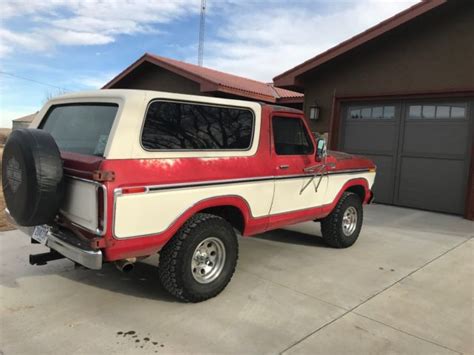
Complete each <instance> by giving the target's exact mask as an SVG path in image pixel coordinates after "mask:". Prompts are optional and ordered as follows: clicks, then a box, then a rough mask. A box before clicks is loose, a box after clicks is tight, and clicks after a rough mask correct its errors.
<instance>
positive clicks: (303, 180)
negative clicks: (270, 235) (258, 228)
mask: <svg viewBox="0 0 474 355" xmlns="http://www.w3.org/2000/svg"><path fill="white" fill-rule="evenodd" d="M271 125H272V157H273V162H274V164H275V172H274V174H275V193H274V198H273V203H272V207H271V210H270V215H271V216H270V224H273V225H274V226H275V224H279V223H281V224H284V223H288V222H289V221H290V222H291V221H293V222H294V223H296V222H298V221H299V220H307V219H308V216H315V217H316V216H317V215H318V214H319V213H320V211H321V205H322V204H323V201H324V195H325V193H326V190H327V185H328V178H327V176H324V177H323V178H322V179H321V176H318V175H315V173H317V172H318V171H319V170H320V168H321V169H322V168H323V167H322V164H321V163H318V162H317V161H316V158H315V149H316V147H315V146H314V143H313V140H312V139H311V138H310V133H309V130H308V128H307V126H306V123H305V122H304V120H303V118H302V117H301V115H295V114H277V115H274V116H273V117H272V121H271Z"/></svg>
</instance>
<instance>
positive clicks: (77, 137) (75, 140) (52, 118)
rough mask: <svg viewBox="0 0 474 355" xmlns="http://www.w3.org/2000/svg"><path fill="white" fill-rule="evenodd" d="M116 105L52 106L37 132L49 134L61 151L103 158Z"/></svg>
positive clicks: (116, 108)
mask: <svg viewBox="0 0 474 355" xmlns="http://www.w3.org/2000/svg"><path fill="white" fill-rule="evenodd" d="M117 110H118V105H117V104H71V105H69V104H68V105H57V106H52V107H51V108H50V109H49V111H48V112H47V114H46V117H45V118H44V120H43V122H42V123H41V126H40V128H41V129H44V130H45V131H47V132H48V133H50V134H51V135H52V136H53V138H54V140H55V141H56V144H57V145H58V147H59V149H60V150H63V151H68V152H74V153H80V154H87V155H97V156H103V155H104V151H105V146H106V145H107V141H108V139H109V134H110V129H111V128H112V124H113V122H114V119H115V116H116V114H117Z"/></svg>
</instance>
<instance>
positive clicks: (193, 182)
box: [2, 90, 375, 302]
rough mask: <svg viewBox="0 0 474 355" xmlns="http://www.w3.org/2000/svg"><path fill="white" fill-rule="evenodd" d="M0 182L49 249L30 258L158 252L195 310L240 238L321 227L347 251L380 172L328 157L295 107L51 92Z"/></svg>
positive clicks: (11, 145) (16, 134)
mask: <svg viewBox="0 0 474 355" xmlns="http://www.w3.org/2000/svg"><path fill="white" fill-rule="evenodd" d="M2 178H3V191H4V194H5V199H6V204H7V208H8V209H7V213H8V214H9V215H10V216H11V218H12V220H13V221H14V223H16V224H17V225H18V227H19V228H20V229H22V230H23V231H25V232H26V233H27V234H28V235H30V236H31V238H32V239H31V240H32V242H36V243H37V242H40V243H44V244H45V245H46V246H47V247H49V248H50V249H51V251H50V252H48V253H43V254H36V255H30V263H32V264H44V263H46V262H48V261H50V260H54V259H58V258H63V257H66V258H69V259H70V260H72V261H74V262H76V263H78V264H81V265H83V266H86V267H88V268H90V269H100V268H101V267H102V265H103V263H104V262H115V263H116V265H117V266H118V267H119V269H121V270H129V269H131V268H132V266H133V263H134V262H136V261H137V259H140V258H143V257H147V256H150V255H153V254H156V253H159V254H160V259H159V266H158V270H159V271H158V275H159V278H160V280H161V282H162V284H163V286H164V288H165V289H166V290H167V291H169V292H170V293H171V294H172V295H174V296H176V297H178V298H179V299H181V300H184V301H191V302H198V301H202V300H206V299H208V298H211V297H214V296H216V295H217V294H219V293H220V292H221V291H222V290H223V289H224V287H225V286H226V285H227V283H228V282H229V281H230V279H231V277H232V274H233V273H234V270H235V267H236V263H237V256H238V243H237V237H236V231H238V233H241V234H242V235H244V236H250V235H255V234H258V233H262V232H265V231H268V230H272V229H276V228H281V227H284V226H287V225H290V224H294V223H298V222H303V221H316V222H321V230H322V237H323V239H324V240H325V242H326V243H327V244H329V245H330V246H333V247H336V248H345V247H348V246H350V245H352V244H353V243H354V242H355V241H356V239H357V237H358V235H359V232H360V230H361V226H362V205H363V204H365V203H368V202H370V201H371V199H372V192H371V186H372V184H373V181H374V178H375V166H374V164H373V163H372V162H371V161H370V160H368V159H366V158H363V157H357V156H351V155H348V154H343V153H337V152H329V153H326V148H325V142H324V140H322V139H319V140H315V139H314V138H313V136H312V134H311V132H310V130H309V129H308V125H307V123H306V121H305V119H304V116H303V113H302V112H301V111H298V110H294V109H290V108H286V107H279V106H273V105H268V104H263V103H257V102H247V101H237V100H229V99H220V98H211V97H202V96H189V95H181V94H174V93H165V92H154V91H139V90H101V91H93V92H85V93H79V94H70V95H64V96H61V97H59V98H55V99H53V100H51V101H49V102H48V103H47V104H46V105H45V106H44V107H43V109H42V110H41V111H40V113H39V114H38V115H37V117H36V118H35V120H34V122H33V123H32V125H31V128H29V129H20V130H16V131H13V132H12V134H11V135H10V137H9V139H8V141H7V143H6V145H5V149H4V153H3V164H2Z"/></svg>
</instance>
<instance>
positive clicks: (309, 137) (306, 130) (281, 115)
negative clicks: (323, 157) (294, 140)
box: [270, 112, 315, 157]
mask: <svg viewBox="0 0 474 355" xmlns="http://www.w3.org/2000/svg"><path fill="white" fill-rule="evenodd" d="M275 118H287V119H292V120H299V121H300V122H301V123H302V125H303V128H304V133H305V136H306V139H307V140H308V142H309V144H310V145H311V151H310V152H309V153H307V154H278V153H277V151H276V145H275V134H274V132H275V131H274V124H273V120H274V119H275ZM270 120H271V132H270V135H271V142H272V153H273V154H275V156H277V157H301V156H314V154H315V144H314V143H315V142H314V141H313V138H312V137H313V136H312V132H311V130H310V129H309V126H308V125H307V124H306V120H305V119H304V118H303V117H301V116H300V115H289V114H284V113H281V112H273V113H272V115H271V117H270Z"/></svg>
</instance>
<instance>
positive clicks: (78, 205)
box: [60, 177, 102, 233]
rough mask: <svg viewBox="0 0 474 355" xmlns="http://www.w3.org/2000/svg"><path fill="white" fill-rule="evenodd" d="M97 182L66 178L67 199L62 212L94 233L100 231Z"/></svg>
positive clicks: (98, 186)
mask: <svg viewBox="0 0 474 355" xmlns="http://www.w3.org/2000/svg"><path fill="white" fill-rule="evenodd" d="M101 188H102V185H100V184H99V183H97V182H94V181H88V180H84V179H80V178H75V177H66V178H65V190H66V191H65V198H64V201H63V204H62V206H61V209H60V212H61V213H62V214H63V215H64V216H65V217H66V218H67V219H69V220H70V221H71V222H73V223H75V224H77V225H79V226H81V227H83V228H86V229H88V230H90V231H92V232H94V233H96V232H98V230H99V204H98V195H99V191H98V190H99V189H101Z"/></svg>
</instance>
